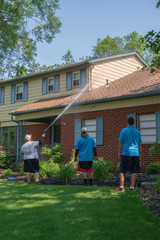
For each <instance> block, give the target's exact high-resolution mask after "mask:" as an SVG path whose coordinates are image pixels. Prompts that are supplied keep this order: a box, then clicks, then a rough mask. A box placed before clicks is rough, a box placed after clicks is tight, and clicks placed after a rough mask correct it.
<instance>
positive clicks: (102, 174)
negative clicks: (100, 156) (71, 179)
mask: <svg viewBox="0 0 160 240" xmlns="http://www.w3.org/2000/svg"><path fill="white" fill-rule="evenodd" d="M101 162H102V163H103V164H104V165H105V166H106V167H107V164H106V161H104V160H101ZM102 163H100V162H99V161H94V163H93V170H94V175H93V178H94V181H95V182H99V181H103V180H105V179H107V178H108V175H109V170H108V168H106V167H104V166H103V165H102Z"/></svg>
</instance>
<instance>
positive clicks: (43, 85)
mask: <svg viewBox="0 0 160 240" xmlns="http://www.w3.org/2000/svg"><path fill="white" fill-rule="evenodd" d="M47 82H48V79H47V78H43V79H42V94H46V93H47Z"/></svg>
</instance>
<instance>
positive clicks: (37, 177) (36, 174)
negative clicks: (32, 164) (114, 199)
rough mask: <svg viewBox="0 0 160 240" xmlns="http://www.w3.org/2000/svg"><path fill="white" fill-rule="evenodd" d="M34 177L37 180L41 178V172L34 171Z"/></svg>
mask: <svg viewBox="0 0 160 240" xmlns="http://www.w3.org/2000/svg"><path fill="white" fill-rule="evenodd" d="M34 179H35V181H36V182H38V180H39V172H36V173H34Z"/></svg>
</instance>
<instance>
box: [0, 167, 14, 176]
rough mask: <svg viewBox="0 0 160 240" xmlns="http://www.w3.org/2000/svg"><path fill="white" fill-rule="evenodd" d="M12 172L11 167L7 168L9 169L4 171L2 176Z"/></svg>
mask: <svg viewBox="0 0 160 240" xmlns="http://www.w3.org/2000/svg"><path fill="white" fill-rule="evenodd" d="M12 174H13V172H12V170H11V169H7V170H5V171H4V172H3V173H2V177H6V176H10V175H12Z"/></svg>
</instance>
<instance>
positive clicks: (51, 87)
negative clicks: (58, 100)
mask: <svg viewBox="0 0 160 240" xmlns="http://www.w3.org/2000/svg"><path fill="white" fill-rule="evenodd" d="M53 90H54V78H53V77H52V78H48V92H51V91H53Z"/></svg>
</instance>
